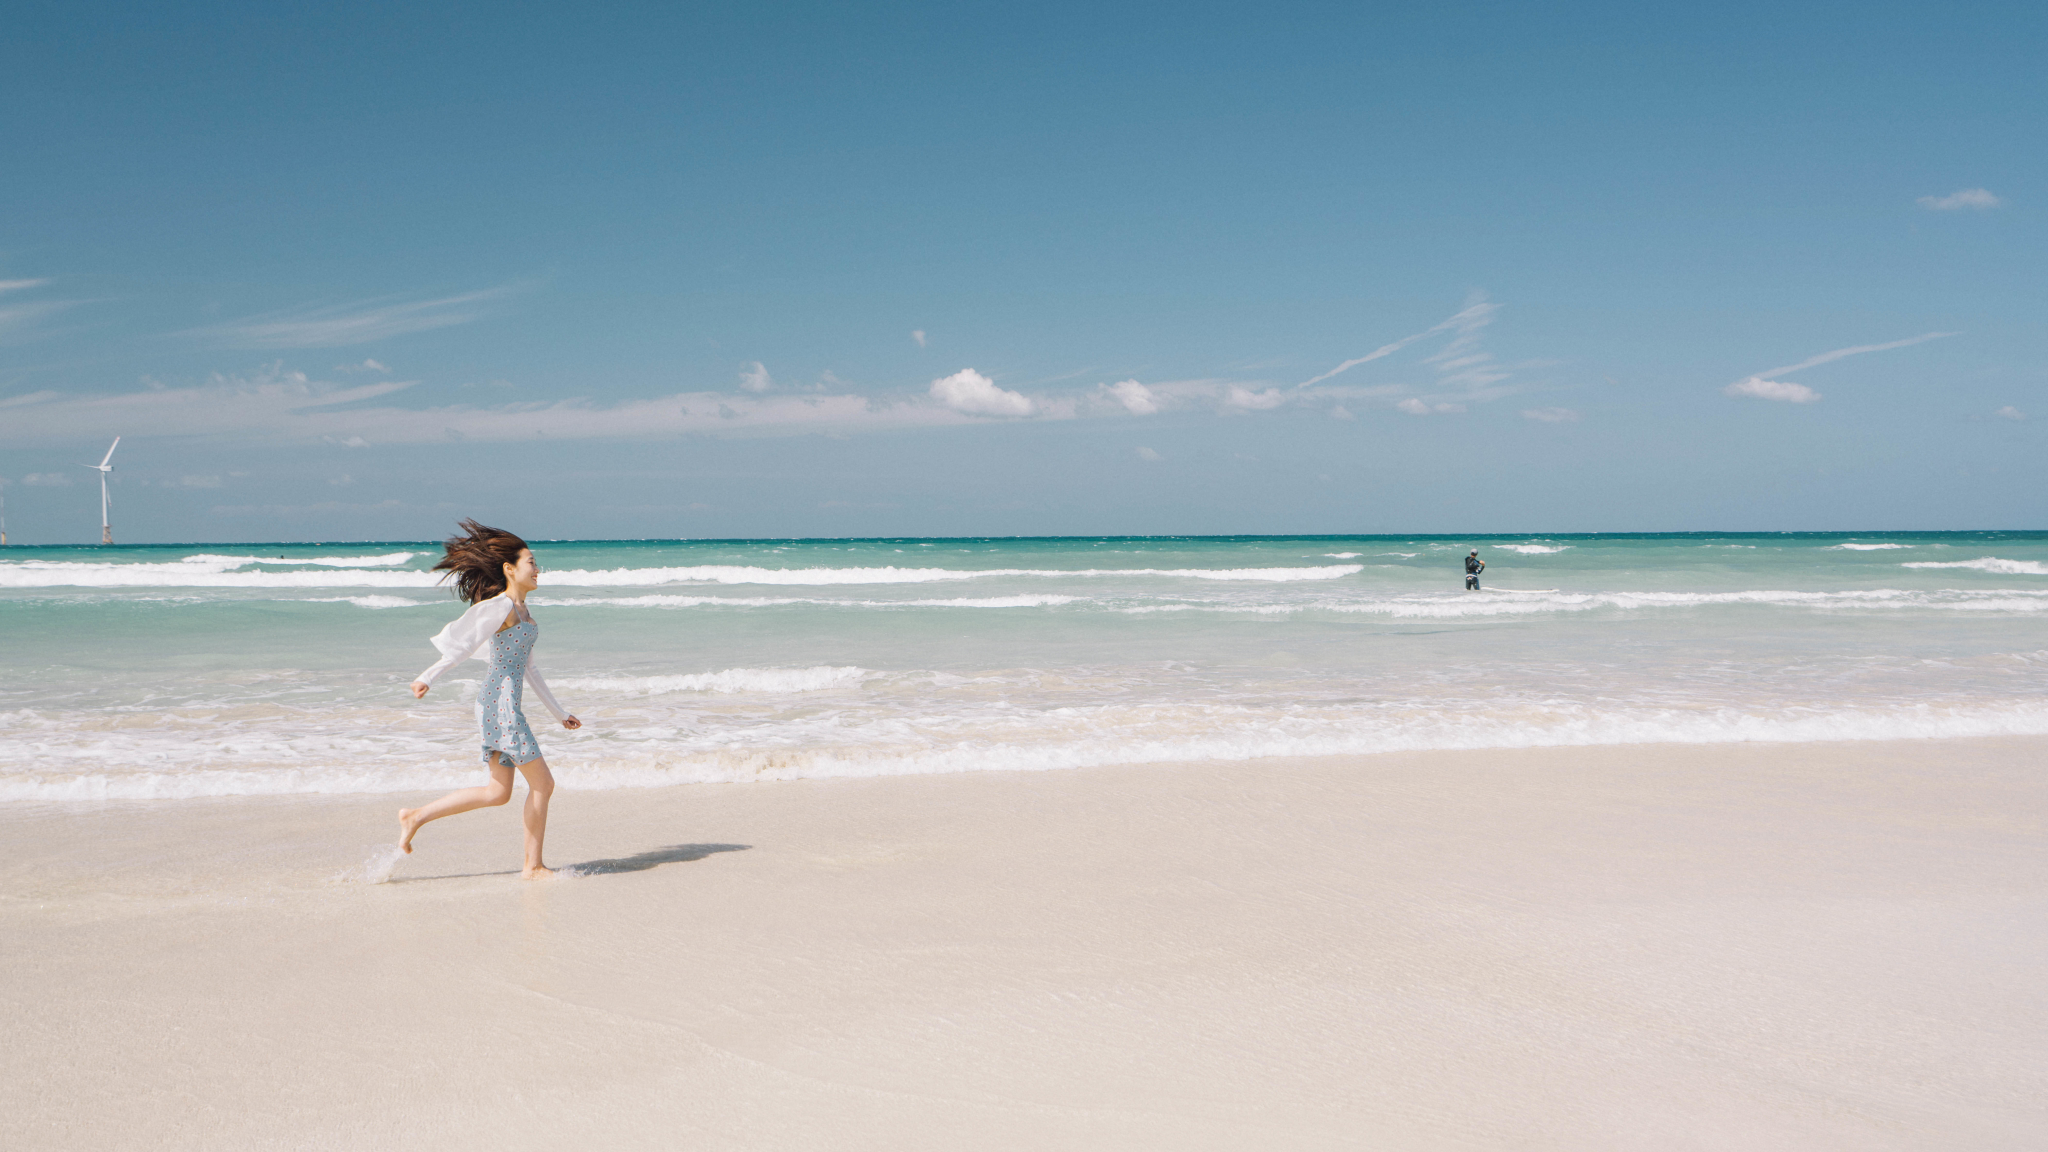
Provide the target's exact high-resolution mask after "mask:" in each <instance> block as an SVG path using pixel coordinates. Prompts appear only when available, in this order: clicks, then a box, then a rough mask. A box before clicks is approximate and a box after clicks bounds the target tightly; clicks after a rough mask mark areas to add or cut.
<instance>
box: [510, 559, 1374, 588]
mask: <svg viewBox="0 0 2048 1152" xmlns="http://www.w3.org/2000/svg"><path fill="white" fill-rule="evenodd" d="M1364 570H1365V569H1364V567H1363V566H1362V565H1358V564H1326V565H1323V566H1320V567H1311V568H980V569H976V568H896V567H882V568H756V567H751V566H739V565H725V564H699V565H693V566H690V567H686V568H615V569H612V570H610V571H604V572H589V571H582V570H578V571H570V572H551V573H549V574H548V576H547V581H548V582H549V583H550V584H567V585H572V586H575V587H579V588H601V587H610V586H621V585H623V586H639V585H648V584H771V585H829V584H928V583H933V582H937V581H946V580H985V579H990V578H994V577H1025V578H1032V577H1038V578H1067V579H1098V578H1105V577H1142V576H1151V577H1166V578H1172V579H1188V580H1235V581H1250V582H1267V583H1285V582H1291V581H1296V580H1335V579H1338V578H1339V577H1343V576H1352V575H1356V574H1357V573H1359V572H1362V571H1364Z"/></svg>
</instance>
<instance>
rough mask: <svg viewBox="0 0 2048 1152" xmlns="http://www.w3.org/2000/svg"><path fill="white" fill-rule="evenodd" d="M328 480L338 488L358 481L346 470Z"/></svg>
mask: <svg viewBox="0 0 2048 1152" xmlns="http://www.w3.org/2000/svg"><path fill="white" fill-rule="evenodd" d="M327 482H328V483H329V484H332V485H334V486H335V487H336V488H346V487H348V486H349V485H351V484H354V483H355V482H356V478H355V477H353V476H351V475H349V474H348V473H346V472H343V473H342V474H341V475H339V476H335V477H332V478H331V479H329V480H328V481H327Z"/></svg>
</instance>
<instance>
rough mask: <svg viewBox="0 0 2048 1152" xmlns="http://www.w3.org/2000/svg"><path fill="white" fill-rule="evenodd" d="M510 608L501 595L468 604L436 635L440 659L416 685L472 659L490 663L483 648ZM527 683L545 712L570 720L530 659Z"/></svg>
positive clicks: (510, 601) (505, 597)
mask: <svg viewBox="0 0 2048 1152" xmlns="http://www.w3.org/2000/svg"><path fill="white" fill-rule="evenodd" d="M512 607H513V605H512V598H511V597H510V596H507V595H505V594H503V593H499V594H498V595H496V596H493V597H491V598H490V599H489V600H479V601H477V602H476V603H475V604H472V605H470V608H469V611H467V612H464V613H463V614H462V615H460V616H458V617H456V618H455V619H454V620H452V621H450V622H449V624H448V626H447V627H446V628H443V629H441V630H440V631H439V632H437V633H435V635H434V647H436V648H439V649H440V650H441V658H440V659H439V660H436V661H434V663H433V665H432V666H431V667H429V668H428V669H427V670H426V671H425V672H422V673H420V674H419V676H418V678H417V680H418V682H419V683H421V684H432V683H433V682H434V678H435V677H437V676H439V675H441V674H442V673H443V672H446V671H448V670H449V669H450V668H453V667H455V666H456V665H457V664H460V663H462V662H463V661H464V660H467V659H469V658H470V657H472V656H474V657H476V658H477V659H479V660H489V659H490V658H491V657H490V650H489V649H487V648H485V647H484V645H486V644H489V643H490V642H491V637H493V636H495V635H497V633H498V629H500V628H502V627H504V624H505V620H506V618H507V617H509V616H511V615H512ZM526 683H527V684H528V685H530V686H531V687H532V688H533V691H534V693H535V694H536V695H538V696H539V697H540V702H541V703H543V704H545V705H547V706H548V711H550V712H552V713H554V714H555V719H557V720H567V719H568V718H569V713H568V712H567V711H565V710H564V709H563V708H562V706H561V705H560V704H557V703H555V694H554V693H553V692H550V691H548V682H547V681H546V680H544V679H542V678H541V674H540V664H539V663H538V662H537V661H535V660H534V659H533V658H532V657H531V656H529V657H527V660H526Z"/></svg>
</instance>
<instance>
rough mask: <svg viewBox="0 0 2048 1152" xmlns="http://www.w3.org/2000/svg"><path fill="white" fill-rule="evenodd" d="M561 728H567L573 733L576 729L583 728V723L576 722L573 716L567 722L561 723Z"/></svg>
mask: <svg viewBox="0 0 2048 1152" xmlns="http://www.w3.org/2000/svg"><path fill="white" fill-rule="evenodd" d="M562 727H564V728H567V729H569V730H570V731H572V732H573V731H575V730H576V729H578V728H581V727H583V721H581V720H578V719H577V718H575V717H574V716H571V717H569V718H568V719H567V720H564V721H562Z"/></svg>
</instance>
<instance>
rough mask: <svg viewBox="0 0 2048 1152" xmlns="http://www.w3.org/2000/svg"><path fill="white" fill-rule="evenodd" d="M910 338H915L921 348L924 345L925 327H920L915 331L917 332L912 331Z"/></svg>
mask: <svg viewBox="0 0 2048 1152" xmlns="http://www.w3.org/2000/svg"><path fill="white" fill-rule="evenodd" d="M910 338H911V339H912V340H915V341H917V346H918V347H919V348H922V347H924V329H922V328H919V329H918V330H917V331H915V332H912V333H911V334H910Z"/></svg>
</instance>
